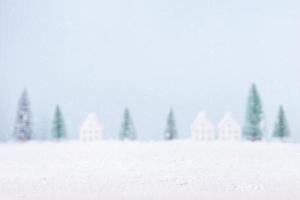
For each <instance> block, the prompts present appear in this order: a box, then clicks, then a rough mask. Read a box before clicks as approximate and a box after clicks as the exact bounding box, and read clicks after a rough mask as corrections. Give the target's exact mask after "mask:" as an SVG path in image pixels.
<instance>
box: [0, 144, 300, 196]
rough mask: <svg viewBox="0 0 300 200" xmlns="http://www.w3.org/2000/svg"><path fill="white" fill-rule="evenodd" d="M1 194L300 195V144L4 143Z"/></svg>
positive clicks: (0, 180) (1, 148) (1, 157)
mask: <svg viewBox="0 0 300 200" xmlns="http://www.w3.org/2000/svg"><path fill="white" fill-rule="evenodd" d="M0 160H1V164H0V199H1V200H23V199H24V200H121V199H124V200H125V199H126V200H127V199H128V200H129V199H130V200H186V199H189V200H224V199H225V200H226V199H230V200H248V199H249V200H250V199H251V200H253V199H255V200H265V199H272V200H296V199H300V145H299V144H282V143H270V144H268V143H250V142H249V143H248V142H220V141H215V142H199V141H189V140H182V141H172V142H149V143H145V142H144V143H143V142H129V141H128V142H117V141H97V142H91V143H84V142H61V143H59V142H58V143H51V142H47V143H36V142H31V143H24V144H1V145H0Z"/></svg>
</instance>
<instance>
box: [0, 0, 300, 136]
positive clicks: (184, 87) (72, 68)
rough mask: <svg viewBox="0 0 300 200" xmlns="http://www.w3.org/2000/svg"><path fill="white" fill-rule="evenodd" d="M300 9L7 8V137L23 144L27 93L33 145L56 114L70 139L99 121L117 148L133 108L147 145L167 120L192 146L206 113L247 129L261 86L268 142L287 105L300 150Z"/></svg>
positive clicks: (216, 5) (255, 1) (3, 57)
mask: <svg viewBox="0 0 300 200" xmlns="http://www.w3.org/2000/svg"><path fill="white" fill-rule="evenodd" d="M299 8H300V2H299V1H297V0H285V1H280V0H252V1H238V0H228V1H226V3H225V2H224V1H222V0H151V1H147V0H128V1H122V0H110V1H99V0H85V1H83V0H64V1H61V0H51V1H38V0H27V1H22V0H0V137H1V139H5V138H8V137H10V136H11V135H12V133H13V125H14V121H15V116H16V110H17V101H18V98H19V97H20V95H21V92H22V91H23V89H24V88H27V89H28V92H29V97H30V100H31V106H32V111H33V121H34V135H35V138H45V137H47V135H49V132H50V131H51V125H52V118H53V113H54V108H55V105H56V104H59V105H60V106H61V108H62V111H63V113H64V117H65V120H66V126H67V129H68V137H69V138H77V137H78V131H79V130H78V129H79V127H80V125H81V123H82V121H83V120H84V119H85V117H86V115H87V114H88V113H89V112H96V113H97V114H98V116H99V118H100V120H101V123H102V125H103V127H104V132H105V134H106V137H107V138H115V137H117V135H118V132H119V130H120V124H121V119H122V114H123V111H124V108H125V107H126V106H128V107H129V109H130V111H131V114H132V117H133V120H134V123H135V126H136V129H137V133H138V137H139V138H140V139H142V140H158V139H161V138H162V137H163V134H162V133H163V131H164V129H165V122H166V117H167V114H168V111H169V109H170V107H171V106H172V107H173V108H174V111H175V115H176V120H177V125H178V130H179V135H180V137H182V138H186V137H189V135H190V126H191V123H192V121H193V120H194V119H195V117H196V115H197V113H198V112H199V111H203V110H204V111H206V112H207V113H208V116H209V117H210V118H211V120H212V121H213V122H214V123H218V122H219V120H220V119H221V117H222V116H223V114H225V112H227V111H230V112H232V113H233V115H234V116H235V118H236V119H237V120H238V122H239V123H240V124H241V125H242V124H243V122H244V116H245V109H246V100H247V96H248V92H249V88H250V86H251V84H252V83H253V82H255V83H256V84H257V86H258V89H259V92H260V95H261V98H262V101H263V109H264V112H265V115H266V120H267V125H268V131H269V132H271V131H272V129H273V124H274V121H275V118H276V115H277V111H278V106H279V104H283V105H284V107H285V110H286V114H287V118H288V120H289V125H290V129H291V135H292V137H293V140H294V141H300V123H299V122H298V120H299V118H300V109H299V108H300V79H299V76H300V73H299V72H300V66H299V64H300V56H299V52H300V39H299V38H300V37H299V36H300V26H299V25H300V13H299V12H298V11H299Z"/></svg>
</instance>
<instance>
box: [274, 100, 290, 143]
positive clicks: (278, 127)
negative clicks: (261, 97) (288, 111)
mask: <svg viewBox="0 0 300 200" xmlns="http://www.w3.org/2000/svg"><path fill="white" fill-rule="evenodd" d="M289 135H290V130H289V126H288V122H287V119H286V115H285V112H284V109H283V107H282V106H280V107H279V111H278V118H277V121H276V123H275V126H274V130H273V136H274V137H275V138H278V139H281V140H283V139H285V138H287V137H289Z"/></svg>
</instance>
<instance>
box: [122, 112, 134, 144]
mask: <svg viewBox="0 0 300 200" xmlns="http://www.w3.org/2000/svg"><path fill="white" fill-rule="evenodd" d="M135 139H136V132H135V128H134V124H133V121H132V118H131V115H130V112H129V109H128V108H126V109H125V112H124V117H123V122H122V126H121V131H120V140H135Z"/></svg>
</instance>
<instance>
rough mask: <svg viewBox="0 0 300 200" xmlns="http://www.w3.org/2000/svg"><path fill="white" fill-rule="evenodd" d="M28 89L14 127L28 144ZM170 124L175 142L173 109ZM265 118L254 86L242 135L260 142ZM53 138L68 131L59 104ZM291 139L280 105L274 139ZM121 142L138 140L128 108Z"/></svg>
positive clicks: (167, 132) (168, 137)
mask: <svg viewBox="0 0 300 200" xmlns="http://www.w3.org/2000/svg"><path fill="white" fill-rule="evenodd" d="M30 107H31V105H30V101H29V97H28V92H27V90H24V91H23V93H22V95H21V97H20V99H19V102H18V109H17V115H16V121H15V127H14V133H13V138H14V139H15V140H16V141H28V140H31V139H32V133H33V129H32V113H31V108H30ZM166 123H167V125H166V129H165V131H164V139H165V140H174V139H177V138H178V132H177V127H176V120H175V114H174V111H173V109H172V108H171V109H170V112H169V114H168V116H167V122H166ZM265 125H266V124H265V116H264V112H263V106H262V101H261V98H260V95H259V92H258V89H257V87H256V85H255V84H253V85H252V86H251V88H250V91H249V96H248V100H247V108H246V117H245V124H244V127H243V136H244V138H245V139H246V140H250V141H260V140H262V139H263V137H264V136H265V135H264V134H265V133H266V130H265ZM51 132H52V138H53V139H55V140H62V139H64V138H66V136H67V131H66V125H65V121H64V117H63V113H62V110H61V108H60V106H59V105H57V106H56V108H55V111H54V115H53V125H52V131H51ZM289 136H290V130H289V126H288V122H287V118H286V115H285V111H284V108H283V106H281V105H280V106H279V109H278V116H277V120H276V122H275V125H274V128H273V137H274V138H278V139H281V140H284V139H285V138H288V137H289ZM119 139H120V140H136V139H137V133H136V130H135V127H134V123H133V119H132V117H131V114H130V111H129V109H128V108H126V109H125V111H124V115H123V121H122V124H121V129H120V133H119Z"/></svg>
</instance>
